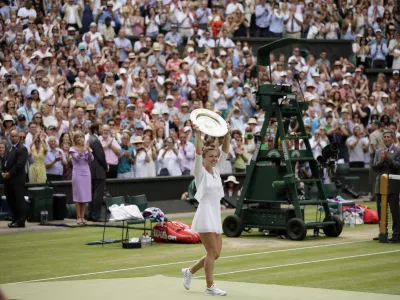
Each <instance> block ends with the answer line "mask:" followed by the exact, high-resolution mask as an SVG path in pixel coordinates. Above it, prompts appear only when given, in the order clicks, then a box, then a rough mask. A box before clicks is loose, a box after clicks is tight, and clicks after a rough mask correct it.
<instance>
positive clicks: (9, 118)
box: [3, 115, 15, 124]
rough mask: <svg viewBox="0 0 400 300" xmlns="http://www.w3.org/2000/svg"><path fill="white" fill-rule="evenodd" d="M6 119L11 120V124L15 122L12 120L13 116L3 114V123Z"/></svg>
mask: <svg viewBox="0 0 400 300" xmlns="http://www.w3.org/2000/svg"><path fill="white" fill-rule="evenodd" d="M6 121H11V122H13V124H14V123H15V121H14V119H13V117H12V116H11V115H5V116H4V119H3V123H4V122H6Z"/></svg>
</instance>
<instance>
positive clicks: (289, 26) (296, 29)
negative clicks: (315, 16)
mask: <svg viewBox="0 0 400 300" xmlns="http://www.w3.org/2000/svg"><path fill="white" fill-rule="evenodd" d="M294 18H296V19H297V20H299V21H300V22H303V15H302V14H299V13H295V14H294V16H293V18H292V17H290V15H286V16H285V17H284V20H285V21H286V20H289V22H287V23H286V25H285V26H286V32H290V33H295V32H299V31H301V24H300V25H299V24H297V22H296V20H295V19H294ZM292 20H293V29H292Z"/></svg>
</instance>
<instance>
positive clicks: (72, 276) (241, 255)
mask: <svg viewBox="0 0 400 300" xmlns="http://www.w3.org/2000/svg"><path fill="white" fill-rule="evenodd" d="M367 241H369V240H362V241H354V242H345V243H337V244H324V245H316V246H308V247H299V248H290V249H280V250H272V251H266V252H256V253H248V254H238V255H231V256H224V257H220V258H219V259H229V258H237V257H246V256H253V255H262V254H271V253H279V252H290V251H299V250H306V249H316V248H324V247H334V246H342V245H350V244H356V243H364V242H367ZM197 261H198V259H196V260H187V261H178V262H172V263H166V264H158V265H148V266H141V267H132V268H125V269H116V270H108V271H100V272H92V273H83V274H74V275H67V276H58V277H51V278H42V279H34V280H27V281H20V282H10V283H6V284H19V283H32V282H40V281H50V280H56V279H66V278H74V277H82V276H90V275H100V274H107V273H115V272H123V271H133V270H140V269H149V268H157V267H165V266H173V265H180V264H188V263H193V262H197Z"/></svg>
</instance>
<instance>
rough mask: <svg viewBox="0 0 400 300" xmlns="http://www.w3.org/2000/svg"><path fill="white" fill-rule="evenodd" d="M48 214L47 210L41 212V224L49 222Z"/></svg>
mask: <svg viewBox="0 0 400 300" xmlns="http://www.w3.org/2000/svg"><path fill="white" fill-rule="evenodd" d="M48 215H49V213H48V212H47V210H45V211H41V212H40V224H41V225H46V224H47V222H48Z"/></svg>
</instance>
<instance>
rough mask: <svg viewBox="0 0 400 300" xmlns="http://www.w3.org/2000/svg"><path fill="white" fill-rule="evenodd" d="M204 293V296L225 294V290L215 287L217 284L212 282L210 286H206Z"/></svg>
mask: <svg viewBox="0 0 400 300" xmlns="http://www.w3.org/2000/svg"><path fill="white" fill-rule="evenodd" d="M205 294H206V296H226V294H227V292H225V291H223V290H221V289H219V288H217V286H216V285H215V284H213V285H212V286H211V287H210V288H206V292H205Z"/></svg>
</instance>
